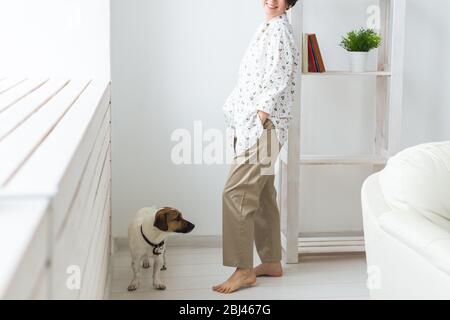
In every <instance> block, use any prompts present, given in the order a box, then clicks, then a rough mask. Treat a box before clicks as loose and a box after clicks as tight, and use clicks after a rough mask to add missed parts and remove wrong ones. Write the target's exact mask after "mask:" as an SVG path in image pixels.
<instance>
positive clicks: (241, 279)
mask: <svg viewBox="0 0 450 320" xmlns="http://www.w3.org/2000/svg"><path fill="white" fill-rule="evenodd" d="M261 1H262V5H263V7H264V10H265V13H266V21H265V22H263V23H262V24H261V25H260V26H259V27H258V29H257V32H256V34H255V35H254V37H253V39H252V41H251V43H250V46H249V47H248V49H247V51H246V53H245V55H244V58H243V60H242V62H241V65H240V68H239V81H238V84H237V86H236V87H235V88H234V90H233V92H232V93H231V95H230V96H229V98H228V99H227V101H226V102H225V105H224V112H225V117H226V119H227V124H228V128H229V130H231V132H232V133H233V139H232V142H233V148H234V151H235V156H234V159H233V164H232V167H231V170H230V174H229V176H228V180H227V182H226V184H225V188H224V191H223V211H222V214H223V217H222V219H223V264H224V265H225V266H229V267H234V268H236V270H235V271H234V273H233V274H232V275H231V276H230V277H229V279H228V280H226V281H225V282H224V283H222V284H219V285H217V286H214V287H213V289H214V290H215V291H217V292H221V293H231V292H234V291H236V290H238V289H239V288H241V287H243V286H248V285H252V284H253V283H255V282H256V277H257V276H263V275H264V276H275V277H278V276H282V273H283V270H282V266H281V239H280V215H279V211H278V207H277V203H276V190H275V186H274V173H273V164H274V162H275V160H276V157H277V156H278V152H279V148H280V146H281V145H282V144H284V143H285V142H286V140H287V132H288V125H289V120H290V117H291V116H290V110H291V107H292V105H293V100H294V91H295V75H296V69H297V68H298V66H299V52H298V49H297V47H296V44H295V40H294V35H293V32H292V26H291V25H290V23H289V21H288V19H287V16H286V10H289V9H290V8H292V7H293V6H294V5H295V3H296V2H297V0H261ZM268 167H269V169H268ZM253 241H255V244H256V249H257V251H258V255H259V257H260V258H261V261H262V263H261V264H260V265H259V266H257V267H256V268H253Z"/></svg>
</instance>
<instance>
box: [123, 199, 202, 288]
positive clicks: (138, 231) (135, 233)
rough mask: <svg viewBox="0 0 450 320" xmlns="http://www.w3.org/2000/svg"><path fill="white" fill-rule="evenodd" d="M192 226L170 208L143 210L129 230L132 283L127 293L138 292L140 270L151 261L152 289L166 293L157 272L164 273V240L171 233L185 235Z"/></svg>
mask: <svg viewBox="0 0 450 320" xmlns="http://www.w3.org/2000/svg"><path fill="white" fill-rule="evenodd" d="M194 227H195V225H194V224H192V223H191V222H189V221H187V220H185V219H183V216H182V214H181V212H180V211H178V210H177V209H174V208H170V207H163V208H156V207H148V208H142V209H140V210H139V211H138V212H137V213H136V217H135V218H134V220H133V222H132V223H131V224H130V226H129V228H128V245H129V247H130V251H131V259H132V261H131V267H132V269H133V274H134V276H133V280H132V281H131V283H130V285H129V286H128V291H134V290H136V289H137V288H139V280H140V275H141V266H142V267H143V268H146V269H147V268H149V267H150V258H152V257H153V287H154V288H155V289H158V290H164V289H166V286H165V285H164V284H163V283H162V282H161V279H160V278H159V272H160V270H165V269H166V255H165V251H166V248H165V240H166V239H167V237H168V236H169V235H170V234H172V233H188V232H191V231H192V229H194Z"/></svg>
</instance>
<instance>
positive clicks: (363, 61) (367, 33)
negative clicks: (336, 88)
mask: <svg viewBox="0 0 450 320" xmlns="http://www.w3.org/2000/svg"><path fill="white" fill-rule="evenodd" d="M380 44H381V37H380V35H379V34H377V33H376V32H375V31H374V30H373V29H364V28H361V29H359V30H353V31H350V32H349V33H347V34H346V35H345V36H343V37H342V41H341V47H342V48H344V49H345V50H347V51H348V52H349V53H350V70H351V71H352V72H365V71H367V57H368V55H369V51H370V50H372V49H376V48H378V47H379V46H380Z"/></svg>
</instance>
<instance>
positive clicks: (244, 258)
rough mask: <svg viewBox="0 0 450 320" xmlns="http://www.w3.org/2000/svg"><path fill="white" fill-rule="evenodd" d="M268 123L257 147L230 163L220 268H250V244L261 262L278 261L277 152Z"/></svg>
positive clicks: (273, 133)
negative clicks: (222, 266) (275, 180)
mask: <svg viewBox="0 0 450 320" xmlns="http://www.w3.org/2000/svg"><path fill="white" fill-rule="evenodd" d="M280 147H281V146H280V144H279V142H278V139H277V136H276V133H275V127H274V125H273V123H272V122H271V121H270V120H267V121H266V122H265V123H264V132H263V134H262V136H261V137H260V138H259V140H258V143H257V144H256V145H255V146H253V147H252V148H250V149H249V150H247V151H246V152H245V153H243V154H241V155H237V156H236V157H235V158H234V159H233V164H232V165H231V170H230V173H229V176H228V179H227V182H226V184H225V188H224V191H223V199H222V201H223V202H222V205H223V208H222V220H223V221H222V226H223V227H222V229H223V230H222V234H223V236H222V237H223V264H224V265H225V266H229V267H238V268H252V267H253V240H254V241H255V245H256V249H257V252H258V255H259V257H260V259H261V261H262V262H278V261H281V235H280V214H279V211H278V206H277V202H276V196H277V194H276V190H275V186H274V179H275V176H274V165H275V161H276V159H277V157H278V153H279V150H280Z"/></svg>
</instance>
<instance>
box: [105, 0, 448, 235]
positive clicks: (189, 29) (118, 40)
mask: <svg viewBox="0 0 450 320" xmlns="http://www.w3.org/2000/svg"><path fill="white" fill-rule="evenodd" d="M155 3H156V1H152V0H131V1H121V0H113V1H112V29H111V30H112V77H113V234H114V235H116V236H125V234H126V226H127V224H128V223H129V220H130V219H131V217H132V215H133V214H134V211H135V210H136V209H138V208H139V207H141V206H144V205H150V204H158V205H171V206H175V207H178V208H180V209H181V210H182V211H183V212H185V214H186V215H187V216H188V217H192V220H194V222H195V223H196V225H197V228H196V230H195V233H196V234H220V233H221V191H222V187H223V184H224V181H225V179H226V174H227V170H228V169H227V167H226V166H223V165H213V166H206V165H203V166H202V165H191V166H175V165H173V164H172V163H171V161H170V150H171V148H172V146H173V145H174V143H173V142H171V141H170V134H171V133H172V131H173V130H175V129H177V128H187V129H189V130H191V131H192V130H193V121H194V120H201V121H203V126H204V128H205V129H207V128H220V129H224V124H223V116H222V110H221V107H222V104H223V102H224V100H225V99H226V97H227V95H228V94H229V93H230V90H231V89H232V87H233V86H234V84H235V81H236V78H237V70H238V65H239V62H240V59H241V57H242V55H243V52H244V50H245V48H246V46H247V45H248V42H249V40H250V37H251V36H252V34H253V33H254V31H255V29H256V26H257V25H258V24H259V23H260V22H261V21H262V19H263V15H262V12H261V9H260V8H259V3H260V1H259V0H252V1H239V0H228V1H219V0H213V1H211V0H189V1H186V0H173V1H170V2H169V1H167V2H164V3H161V2H157V6H156V7H154V5H155ZM375 3H377V1H373V0H345V1H335V0H321V1H312V0H306V3H305V10H306V15H307V17H308V18H307V19H305V21H304V23H305V31H306V32H315V33H317V34H318V37H319V42H320V45H321V47H322V50H323V54H324V56H325V62H326V64H327V67H328V68H329V69H343V68H346V67H347V56H346V54H345V51H344V50H343V49H341V48H339V47H338V43H339V40H340V35H341V34H343V33H344V32H346V31H349V30H351V29H353V28H357V27H362V26H364V25H365V22H366V19H367V15H366V8H367V7H368V6H369V5H371V4H375ZM407 5H408V8H407V19H408V21H407V44H406V50H407V54H406V58H405V63H406V66H405V67H406V73H405V102H404V107H405V113H404V122H405V124H404V127H403V145H404V146H408V145H412V144H416V143H419V142H422V141H430V140H441V139H449V138H450V131H449V130H450V129H449V127H450V126H448V125H447V124H446V119H449V118H450V117H449V111H448V110H449V109H448V108H447V105H448V102H450V101H449V96H448V95H449V93H448V90H445V88H446V82H445V80H447V79H446V77H448V74H450V66H449V64H448V63H447V62H446V61H444V60H445V59H444V56H445V51H440V50H437V51H436V50H429V48H430V47H432V45H431V44H435V43H440V48H442V49H445V48H447V49H448V47H449V45H450V38H449V37H448V30H449V22H447V21H446V17H445V13H443V12H445V11H446V10H444V9H443V8H449V9H450V4H449V3H447V2H446V1H444V0H441V1H439V0H434V1H426V0H408V4H407ZM418 44H420V45H421V46H420V47H417V46H418ZM427 44H428V45H427ZM433 52H434V54H436V57H434V56H433ZM440 52H442V54H441V53H440ZM433 59H437V60H434V61H435V62H433ZM430 60H431V62H430ZM430 63H431V64H432V65H434V70H433V71H432V72H430V71H429V70H430V68H429V66H430ZM436 65H439V66H441V68H442V69H439V67H437V66H436ZM373 88H374V82H373V79H366V78H360V79H351V78H349V79H340V78H330V79H308V80H306V81H305V84H304V90H305V95H304V101H303V105H302V108H303V118H302V152H303V153H308V154H330V153H342V154H348V153H353V152H360V153H368V152H370V151H371V149H370V148H368V146H370V145H371V141H372V139H373V136H372V132H373V127H372V122H373V116H374V105H373V96H374V90H373ZM447 121H448V120H447ZM320 168H321V167H316V168H308V169H305V170H303V171H302V172H303V173H302V182H301V183H302V186H304V187H303V188H302V190H300V194H301V197H302V199H303V200H304V201H302V206H303V209H304V212H305V215H304V216H302V217H301V219H300V229H301V231H303V232H309V231H344V230H345V231H360V230H362V225H361V215H360V203H359V201H360V200H359V188H360V185H361V183H362V181H363V179H364V177H365V176H367V174H369V173H370V168H367V167H359V168H353V169H349V168H326V169H324V168H322V169H320ZM324 198H326V199H327V201H324Z"/></svg>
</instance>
